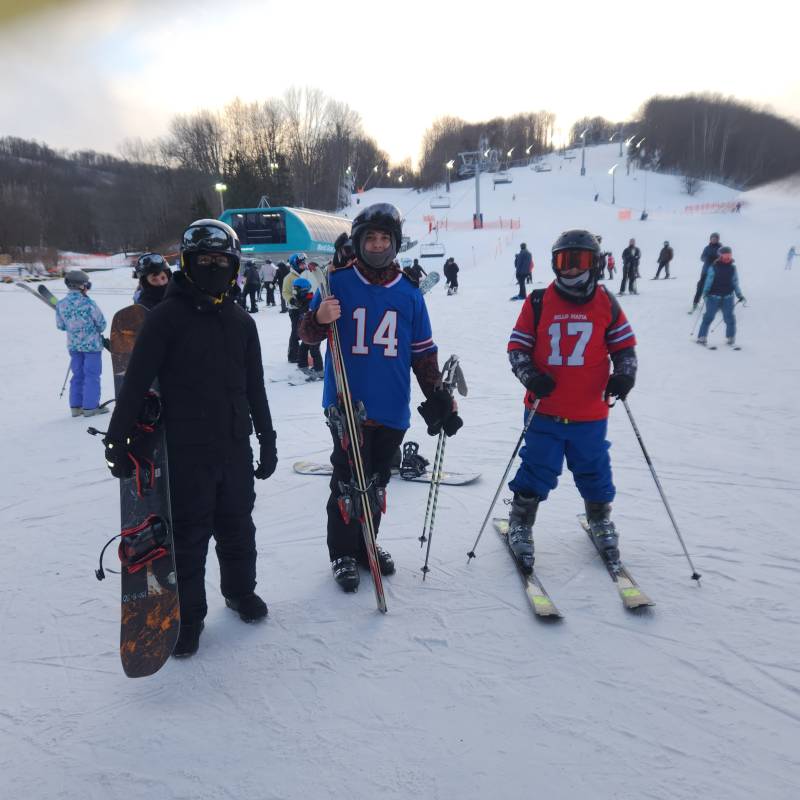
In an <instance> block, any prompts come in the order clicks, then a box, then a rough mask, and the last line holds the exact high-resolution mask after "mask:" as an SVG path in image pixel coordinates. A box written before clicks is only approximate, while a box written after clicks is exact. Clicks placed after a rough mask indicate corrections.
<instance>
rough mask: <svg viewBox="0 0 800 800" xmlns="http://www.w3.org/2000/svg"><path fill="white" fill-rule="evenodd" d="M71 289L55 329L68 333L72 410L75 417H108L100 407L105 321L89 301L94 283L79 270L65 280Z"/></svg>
mask: <svg viewBox="0 0 800 800" xmlns="http://www.w3.org/2000/svg"><path fill="white" fill-rule="evenodd" d="M64 283H65V284H66V285H67V289H69V293H68V294H67V296H66V297H64V298H62V299H61V300H59V301H58V303H57V304H56V327H57V328H58V329H59V330H60V331H66V332H67V350H68V351H69V366H70V369H71V370H72V380H71V381H70V384H69V407H70V411H71V412H72V416H73V417H80V416H84V417H93V416H94V415H95V414H107V413H108V408H107V407H106V406H101V405H100V375H101V374H102V372H103V359H102V354H103V331H104V330H105V329H106V320H105V317H104V316H103V312H102V311H101V310H100V309H99V308H98V307H97V303H95V302H94V300H92V299H91V297H89V295H88V292H89V289H91V288H92V283H91V281H90V280H89V276H88V275H87V274H86V273H85V272H84V271H83V270H80V269H73V270H70V271H69V272H68V273H67V274H66V275H65V276H64Z"/></svg>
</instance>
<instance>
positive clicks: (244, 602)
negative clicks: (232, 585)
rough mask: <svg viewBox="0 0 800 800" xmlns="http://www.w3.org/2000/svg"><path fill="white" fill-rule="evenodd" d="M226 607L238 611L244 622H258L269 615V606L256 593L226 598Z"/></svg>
mask: <svg viewBox="0 0 800 800" xmlns="http://www.w3.org/2000/svg"><path fill="white" fill-rule="evenodd" d="M225 605H226V606H228V608H231V609H233V610H234V611H236V612H237V613H238V614H239V618H240V619H241V620H242V622H258V620H260V619H264V617H266V616H267V613H268V609H267V604H266V603H265V602H264V601H263V600H262V599H261V598H260V597H259V596H258V595H257V594H256V593H255V592H250V593H249V594H243V595H242V596H241V597H226V598H225Z"/></svg>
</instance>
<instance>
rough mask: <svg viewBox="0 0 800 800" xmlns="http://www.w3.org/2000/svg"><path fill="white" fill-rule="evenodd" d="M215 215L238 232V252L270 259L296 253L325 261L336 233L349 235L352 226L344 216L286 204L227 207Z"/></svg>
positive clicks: (277, 258) (328, 257) (283, 258)
mask: <svg viewBox="0 0 800 800" xmlns="http://www.w3.org/2000/svg"><path fill="white" fill-rule="evenodd" d="M219 218H220V220H222V222H227V223H228V225H230V226H231V227H232V228H233V229H234V230H235V231H236V233H237V234H238V235H239V241H240V242H241V245H242V255H260V256H264V257H269V258H271V259H272V260H273V261H279V260H284V261H285V260H286V259H288V258H289V256H291V255H292V254H293V253H298V252H303V253H305V254H306V255H307V256H308V257H309V258H310V259H315V258H316V259H318V260H322V259H324V260H325V261H327V260H328V259H330V258H331V257H332V256H333V253H334V246H333V243H334V242H335V241H336V239H337V237H338V236H339V234H340V233H343V232H344V233H348V234H349V233H350V228H351V226H352V222H351V220H349V219H348V218H347V217H340V216H339V215H337V214H328V213H326V212H324V211H313V210H311V209H308V208H289V207H288V206H273V207H261V208H229V209H226V210H225V211H224V212H223V213H222V214H221V215H220V217H219Z"/></svg>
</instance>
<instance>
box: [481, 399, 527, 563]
mask: <svg viewBox="0 0 800 800" xmlns="http://www.w3.org/2000/svg"><path fill="white" fill-rule="evenodd" d="M538 407H539V398H538V397H537V398H536V400H534V401H533V405H532V406H531V410H530V411H529V412H528V416H527V417H526V418H525V427H524V428H523V429H522V433H521V434H520V435H519V440H518V441H517V446H516V447H515V448H514V452H513V453H512V454H511V458H510V459H509V461H508V466H507V467H506V471H505V472H504V473H503V477H502V478H500V485H499V486H498V487H497V491H496V492H495V493H494V497H493V498H492V504H491V505H490V506H489V510H488V511H487V512H486V516H485V517H484V518H483V524H482V525H481V529H480V530H479V531H478V538H477V539H475V544H473V545H472V550H470V551H469V553H467V564H469V563H470V561H472V559H473V558H475V549H476V548H477V547H478V542H479V541H480V540H481V536H483V529H484V528H485V527H486V523H487V522H488V521H489V517H490V515H491V513H492V509H493V508H494V505H495V503H496V502H497V498H498V497H499V496H500V491H501V490H502V488H503V484H504V483H505V480H506V478H507V477H508V473H509V472H510V471H511V465H512V464H513V463H514V459H515V458H516V457H517V453H518V452H519V449H520V447H522V442H523V441H524V440H525V434H526V433H527V432H528V428H529V427H530V424H531V422H533V418H534V416H535V415H536V409H537V408H538Z"/></svg>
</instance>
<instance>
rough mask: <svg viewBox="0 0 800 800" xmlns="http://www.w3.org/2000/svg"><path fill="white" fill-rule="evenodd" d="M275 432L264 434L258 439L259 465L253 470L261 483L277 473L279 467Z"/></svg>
mask: <svg viewBox="0 0 800 800" xmlns="http://www.w3.org/2000/svg"><path fill="white" fill-rule="evenodd" d="M275 438H276V437H275V431H268V432H267V433H262V434H261V435H260V436H259V437H258V444H259V449H258V464H257V466H256V468H255V469H254V470H253V475H255V477H256V478H258V480H260V481H265V480H266V479H267V478H269V476H270V475H272V473H273V472H275V467H277V466H278V449H277V448H276V447H275Z"/></svg>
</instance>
